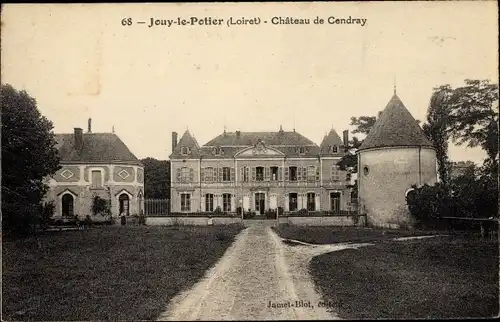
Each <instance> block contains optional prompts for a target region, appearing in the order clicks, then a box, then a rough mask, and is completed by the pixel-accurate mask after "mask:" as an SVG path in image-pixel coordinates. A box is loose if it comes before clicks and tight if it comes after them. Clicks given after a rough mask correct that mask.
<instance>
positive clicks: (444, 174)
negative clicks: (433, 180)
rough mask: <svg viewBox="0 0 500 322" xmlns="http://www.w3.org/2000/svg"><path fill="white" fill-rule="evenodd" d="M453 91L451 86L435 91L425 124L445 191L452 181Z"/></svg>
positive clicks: (424, 128) (425, 130)
mask: <svg viewBox="0 0 500 322" xmlns="http://www.w3.org/2000/svg"><path fill="white" fill-rule="evenodd" d="M452 94H453V91H452V89H451V87H450V86H449V85H444V86H440V87H438V88H435V89H434V92H433V94H432V96H431V100H430V104H429V108H428V110H427V123H424V124H423V130H424V133H425V134H426V135H427V137H428V138H429V140H431V142H432V144H433V146H434V148H435V149H436V159H437V163H438V172H439V178H440V179H441V182H442V184H443V189H444V190H445V191H448V188H449V181H450V180H449V179H450V174H449V173H450V162H449V159H448V140H449V116H450V109H449V104H448V103H449V100H450V97H451V96H452Z"/></svg>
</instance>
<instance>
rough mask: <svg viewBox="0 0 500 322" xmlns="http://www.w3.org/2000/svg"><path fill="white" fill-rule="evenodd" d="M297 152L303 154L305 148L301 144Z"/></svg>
mask: <svg viewBox="0 0 500 322" xmlns="http://www.w3.org/2000/svg"><path fill="white" fill-rule="evenodd" d="M299 153H300V154H304V153H306V149H305V148H304V147H303V146H301V147H300V148H299Z"/></svg>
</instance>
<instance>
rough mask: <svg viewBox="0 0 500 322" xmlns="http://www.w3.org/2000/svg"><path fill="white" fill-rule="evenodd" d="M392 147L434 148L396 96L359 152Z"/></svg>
mask: <svg viewBox="0 0 500 322" xmlns="http://www.w3.org/2000/svg"><path fill="white" fill-rule="evenodd" d="M392 146H429V147H432V143H431V142H430V141H429V139H427V137H426V136H425V134H424V132H423V130H422V129H421V128H420V126H419V125H418V123H417V121H416V120H415V119H414V118H413V116H412V115H411V114H410V112H409V111H408V110H407V109H406V107H405V106H404V104H403V102H401V100H400V99H399V97H398V96H397V95H396V94H394V96H393V97H392V98H391V100H390V101H389V103H388V104H387V106H386V107H385V109H384V110H383V111H382V115H381V116H380V117H379V119H378V120H377V121H376V122H375V124H374V126H373V128H372V129H371V131H370V133H368V135H367V136H366V139H365V140H364V142H363V144H362V145H361V146H360V148H359V150H364V149H371V148H378V147H392Z"/></svg>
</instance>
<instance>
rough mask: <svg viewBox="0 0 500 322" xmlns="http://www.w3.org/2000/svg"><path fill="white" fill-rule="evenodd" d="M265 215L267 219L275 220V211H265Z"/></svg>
mask: <svg viewBox="0 0 500 322" xmlns="http://www.w3.org/2000/svg"><path fill="white" fill-rule="evenodd" d="M265 215H266V218H267V219H276V210H274V209H268V210H266V213H265Z"/></svg>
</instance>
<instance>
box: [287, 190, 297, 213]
mask: <svg viewBox="0 0 500 322" xmlns="http://www.w3.org/2000/svg"><path fill="white" fill-rule="evenodd" d="M297 207H298V206H297V194H296V193H290V194H289V195H288V209H289V210H290V211H297Z"/></svg>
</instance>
